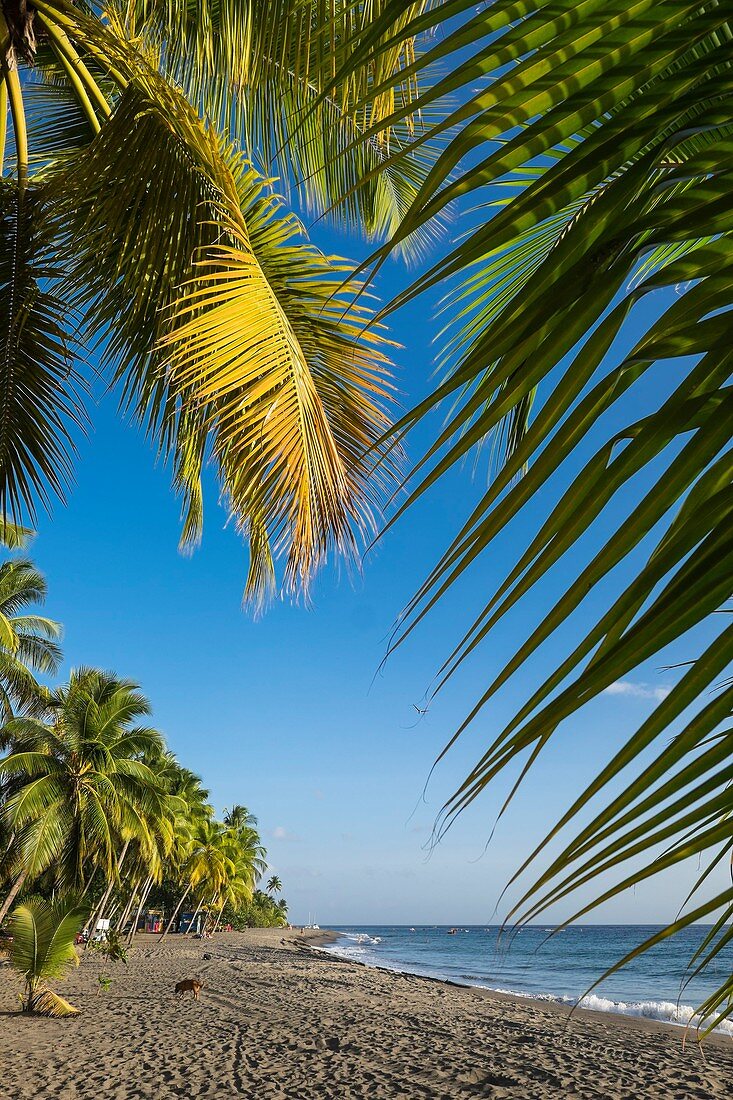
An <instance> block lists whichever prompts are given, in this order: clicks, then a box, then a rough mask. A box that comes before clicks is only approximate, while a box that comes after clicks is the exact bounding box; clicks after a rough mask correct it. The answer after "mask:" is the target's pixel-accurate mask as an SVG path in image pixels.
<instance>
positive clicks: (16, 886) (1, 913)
mask: <svg viewBox="0 0 733 1100" xmlns="http://www.w3.org/2000/svg"><path fill="white" fill-rule="evenodd" d="M27 877H28V869H27V868H24V869H23V870H22V871H21V872H20V874H19V875H18V877H17V879H16V880H15V882H14V883H13V885H12V888H11V890H10V893H9V894H8V896H7V897H6V899H5V901H4V902H3V904H2V908H0V924H2V922H3V921H4V920H5V917H6V916H7V914H8V910H9V909H10V906H11V905H12V904H13V902H14V901H15V899H16V897H17V894H18V891H19V890H21V889H22V887H23V883H24V882H25V880H26V878H27Z"/></svg>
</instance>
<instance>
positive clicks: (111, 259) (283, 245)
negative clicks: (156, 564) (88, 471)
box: [0, 0, 432, 598]
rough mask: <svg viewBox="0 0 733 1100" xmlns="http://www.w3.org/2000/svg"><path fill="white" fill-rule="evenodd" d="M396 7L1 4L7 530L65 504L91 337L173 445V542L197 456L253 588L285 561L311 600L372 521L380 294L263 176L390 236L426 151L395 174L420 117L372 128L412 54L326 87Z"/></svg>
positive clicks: (192, 494)
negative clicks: (53, 503)
mask: <svg viewBox="0 0 733 1100" xmlns="http://www.w3.org/2000/svg"><path fill="white" fill-rule="evenodd" d="M424 6H425V4H424V3H416V4H413V5H411V7H410V9H409V12H407V13H406V14H401V15H399V16H398V18H397V20H396V21H395V28H397V27H399V26H401V25H402V24H403V23H404V22H405V19H406V18H407V16H409V14H410V13H411V12H413V11H417V10H419V9H421V8H422V7H424ZM389 8H390V4H389V3H387V0H377V2H376V3H371V4H369V5H362V6H358V5H350V4H341V3H337V4H327V5H324V4H322V3H320V2H316V0H308V2H305V3H304V2H303V0H277V3H271V2H269V0H268V2H265V0H237V2H236V3H233V4H225V5H222V4H210V3H208V2H204V3H202V4H196V5H190V4H188V5H187V4H180V3H175V2H173V0H153V2H152V3H151V2H149V0H145V2H138V0H106V2H105V3H104V4H102V5H93V6H89V5H86V4H82V3H80V2H77V0H39V3H37V4H36V3H34V4H33V5H32V6H31V7H28V5H27V4H26V3H25V0H9V2H8V3H6V4H5V5H4V7H3V14H2V17H1V18H0V31H1V32H2V34H3V37H4V46H3V49H4V51H5V56H6V59H7V64H6V65H5V66H4V68H3V70H2V74H0V118H2V119H3V120H4V119H5V118H6V115H7V117H8V118H9V120H10V121H9V125H7V133H6V132H5V124H4V123H3V130H2V134H1V135H0V150H1V152H0V158H2V161H3V164H4V168H5V175H4V176H3V177H2V181H1V182H0V288H2V293H1V294H0V316H1V317H2V318H3V325H2V329H3V346H4V354H5V356H6V358H7V359H9V360H11V361H12V370H10V369H8V370H7V371H6V373H5V376H4V379H3V382H2V385H3V402H4V407H5V408H6V409H7V415H6V416H5V418H4V419H3V421H2V423H1V424H0V513H2V514H3V515H5V514H8V515H9V516H11V517H12V518H13V519H15V520H18V519H19V518H20V517H21V515H23V514H25V515H30V516H32V515H33V514H34V511H35V508H36V506H37V503H38V501H39V500H40V501H42V502H43V503H46V502H48V500H49V499H50V498H52V497H53V496H57V497H63V495H64V492H65V487H66V485H67V483H68V481H69V477H70V475H71V468H72V460H71V454H72V451H73V440H74V436H75V430H76V428H77V427H78V425H79V424H81V423H83V422H84V420H85V415H86V414H85V409H84V401H83V390H84V388H85V386H86V385H87V383H88V381H89V380H88V378H87V377H85V376H84V375H83V374H82V373H81V371H80V367H81V364H82V363H83V362H84V361H85V359H84V355H80V354H77V351H78V345H79V343H80V342H81V343H83V344H84V345H85V346H86V347H87V349H89V348H91V349H92V350H96V349H98V348H99V347H100V344H103V356H102V370H103V371H104V372H105V373H106V377H107V381H109V382H111V383H114V384H116V385H117V387H118V390H119V392H120V394H121V400H122V405H123V407H124V408H125V409H126V410H128V411H130V412H131V413H132V414H133V415H135V416H136V417H138V418H139V419H140V420H141V421H142V422H144V423H145V425H146V426H147V429H148V430H149V432H150V434H151V435H152V436H153V438H154V439H155V441H156V445H157V446H158V447H159V449H160V450H161V452H162V453H163V454H164V455H165V456H167V457H168V458H169V459H170V464H171V469H172V475H173V482H174V485H175V488H176V491H177V492H179V493H180V494H181V495H182V496H183V498H184V523H183V532H182V541H183V542H184V543H185V544H186V545H193V544H194V543H195V542H196V541H197V540H198V539H199V537H200V534H201V529H202V522H203V496H202V487H201V470H202V466H203V463H204V461H205V459H207V460H210V461H212V462H213V464H214V467H215V469H216V472H217V475H218V479H219V482H220V486H221V489H222V492H223V495H224V498H225V499H226V501H227V505H228V507H229V509H230V511H231V513H232V515H233V517H234V519H235V521H236V525H237V527H238V529H239V530H240V531H241V532H242V533H243V534H244V535H245V536H246V537H247V539H248V541H249V548H250V559H251V561H250V573H249V579H248V586H247V591H248V594H249V595H251V596H252V597H253V598H263V597H264V596H265V595H267V594H268V593H269V592H270V591H271V590H272V588H273V586H274V583H275V581H274V564H273V554H274V552H275V549H278V550H279V549H282V551H283V552H284V553H285V555H286V558H287V565H286V570H285V580H286V583H287V585H288V587H290V588H292V589H296V588H302V587H306V586H307V582H308V579H309V578H310V576H311V575H312V573H313V570H314V569H315V568H316V567H317V566H318V565H319V564H320V562H321V561H322V560H323V558H324V556H325V555H326V554H327V553H328V552H329V551H330V550H332V549H333V548H334V547H337V548H338V547H341V548H344V549H346V550H349V549H350V548H351V547H352V545H353V543H354V540H355V538H356V536H357V534H358V533H359V532H360V531H362V530H364V529H365V528H368V527H369V524H370V523H371V513H372V509H373V506H374V503H375V499H377V498H378V497H379V495H380V491H379V485H378V479H375V478H374V477H368V476H367V471H368V469H370V468H371V466H372V464H373V459H374V457H376V456H377V454H378V453H379V448H378V440H379V438H380V436H381V434H382V432H383V430H384V428H385V427H386V425H387V423H388V420H387V415H386V412H385V404H386V403H388V399H389V394H390V384H389V380H388V367H389V363H388V358H387V355H388V352H389V345H388V344H387V343H386V342H385V340H384V338H383V337H382V336H381V335H380V333H379V331H378V329H376V328H374V327H372V328H370V329H368V330H366V329H365V327H364V326H365V322H367V321H369V320H370V319H371V317H372V313H371V308H370V306H369V303H368V299H366V298H362V299H360V300H359V301H354V300H353V291H354V290H356V284H350V279H351V273H352V268H351V265H349V264H348V263H346V262H344V261H342V260H340V259H338V258H328V257H326V256H324V255H323V254H322V253H320V252H319V251H318V250H317V249H315V248H314V247H312V246H311V245H310V244H309V243H308V241H307V238H306V235H305V233H304V230H303V227H302V226H301V224H300V222H299V221H298V220H297V219H296V218H295V217H294V216H293V215H292V214H291V213H289V212H288V211H287V210H286V209H285V206H284V202H283V200H282V199H281V198H279V197H278V196H277V195H276V194H275V193H274V192H273V189H272V183H271V177H274V176H278V177H279V178H280V180H281V183H282V186H283V188H284V189H285V190H286V191H287V192H289V194H290V195H291V196H292V198H293V200H294V201H295V202H297V203H298V204H299V205H300V206H301V207H303V208H304V209H306V210H307V211H309V212H310V213H313V214H317V215H323V214H324V213H326V212H330V215H329V216H330V217H331V218H332V219H333V218H336V219H337V220H338V221H339V223H340V224H342V225H349V226H353V227H355V228H357V229H358V230H360V231H362V232H363V233H365V234H367V235H372V236H374V235H377V236H384V235H385V234H386V233H389V232H390V231H392V230H393V229H394V228H395V227H396V226H397V225H399V222H400V219H401V216H402V212H403V211H404V209H406V208H407V207H408V206H409V204H410V202H411V201H412V199H413V198H414V197H415V195H416V194H417V192H418V189H419V186H420V183H421V181H422V179H423V178H424V177H425V174H426V172H427V171H428V169H429V165H430V160H431V156H432V152H431V150H432V145H431V143H430V142H428V143H426V144H425V146H424V147H422V148H421V149H420V150H418V151H417V152H416V154H415V156H414V157H413V156H408V157H407V158H406V159H405V160H404V161H403V162H401V164H400V165H399V166H397V167H391V166H389V164H386V163H385V161H386V160H387V154H388V152H389V149H390V148H391V147H394V146H395V145H396V144H399V143H400V142H402V143H404V141H405V140H406V138H407V137H408V136H409V135H410V134H411V133H413V132H414V130H415V127H416V126H417V127H419V126H420V124H421V123H420V119H421V118H422V116H421V115H419V114H414V115H413V114H412V113H410V114H408V117H407V118H406V119H405V120H400V121H399V122H398V123H396V124H395V125H394V126H393V127H391V128H385V127H382V126H381V123H380V120H381V119H382V118H383V117H385V116H386V115H388V114H390V113H391V112H392V110H393V109H394V107H395V106H399V105H401V104H403V103H409V102H412V101H413V100H414V99H415V97H416V94H417V89H416V87H415V82H414V80H413V78H412V77H411V76H410V75H409V70H408V67H409V65H410V64H411V62H412V60H413V46H412V44H411V42H410V41H409V40H408V41H407V42H406V43H400V44H399V45H398V46H397V47H396V48H395V49H386V50H385V52H384V54H383V55H382V60H380V62H379V64H378V65H377V66H376V67H375V66H374V65H372V64H370V65H368V66H365V67H357V68H356V69H355V70H354V72H353V73H352V74H351V76H350V77H349V80H348V81H346V82H344V83H343V84H340V85H338V86H337V87H336V88H335V90H334V91H333V93H332V92H331V91H330V90H329V94H328V95H326V96H323V97H322V96H321V92H322V91H323V90H324V89H325V87H326V84H329V85H330V83H331V82H332V79H333V74H334V73H335V72H336V71H337V69H339V68H340V67H341V65H342V63H343V62H344V61H345V60H346V59H347V58H348V57H349V56H350V51H351V46H352V43H353V42H354V41H357V40H358V38H359V36H360V35H361V34H362V33H363V31H364V30H365V29H367V28H368V27H369V25H370V22H371V21H372V20H373V19H374V18H375V17H376V16H378V15H379V14H380V13H381V12H383V11H389ZM391 29H392V27H391V25H390V30H391ZM401 72H405V73H406V76H405V79H404V80H400V81H399V84H398V87H397V88H396V89H386V90H384V91H382V90H381V88H380V85H381V83H382V82H383V81H384V80H386V79H387V78H388V77H390V76H393V75H394V74H396V73H401ZM8 107H9V109H10V110H9V115H8ZM374 127H376V128H377V136H376V137H374V136H371V135H370V137H369V138H368V139H367V138H366V137H365V135H366V133H367V132H368V131H371V130H372V129H373V128H374ZM377 168H380V169H382V170H380V171H379V173H376V172H375V170H376V169H377ZM334 203H337V204H338V205H337V206H336V207H334ZM426 236H428V237H429V234H427V235H426V234H424V233H422V232H419V233H418V234H417V235H416V236H414V237H412V238H411V240H410V242H409V243H410V246H413V245H415V244H417V245H419V244H420V242H421V241H424V240H425V238H426ZM344 280H346V282H347V284H349V285H348V286H345V287H342V285H341V284H342V283H343V282H344ZM375 445H376V446H377V451H376V452H375V454H373V455H372V456H370V460H369V462H368V463H367V462H366V461H365V459H364V455H365V452H366V451H367V450H369V449H370V448H372V447H374V446H375Z"/></svg>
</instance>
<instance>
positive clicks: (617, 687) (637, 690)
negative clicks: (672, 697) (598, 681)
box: [603, 680, 672, 703]
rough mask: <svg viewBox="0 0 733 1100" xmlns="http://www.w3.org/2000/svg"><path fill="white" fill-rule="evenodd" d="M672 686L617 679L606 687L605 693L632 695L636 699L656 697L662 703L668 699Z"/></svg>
mask: <svg viewBox="0 0 733 1100" xmlns="http://www.w3.org/2000/svg"><path fill="white" fill-rule="evenodd" d="M671 690H672V688H670V687H665V686H664V684H632V682H631V680H617V681H616V682H615V684H609V685H608V687H607V688H605V690H604V692H603V694H604V695H630V696H631V697H632V698H634V699H654V700H656V702H657V703H661V701H662V699H666V698H667V696H668V695H669V693H670V691H671Z"/></svg>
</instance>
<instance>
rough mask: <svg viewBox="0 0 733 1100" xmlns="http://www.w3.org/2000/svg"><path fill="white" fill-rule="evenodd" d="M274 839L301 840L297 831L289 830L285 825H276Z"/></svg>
mask: <svg viewBox="0 0 733 1100" xmlns="http://www.w3.org/2000/svg"><path fill="white" fill-rule="evenodd" d="M272 839H273V840H300V837H299V836H297V835H296V834H295V833H291V832H289V831H288V830H287V829H286V828H285V826H284V825H276V826H275V828H274V829H273V830H272Z"/></svg>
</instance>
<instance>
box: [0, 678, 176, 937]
mask: <svg viewBox="0 0 733 1100" xmlns="http://www.w3.org/2000/svg"><path fill="white" fill-rule="evenodd" d="M51 707H52V711H53V715H54V718H53V723H52V724H44V723H42V722H40V721H39V720H37V719H31V718H25V719H15V720H14V721H13V722H11V723H9V727H6V728H9V736H10V737H11V738H12V745H13V748H12V751H11V752H10V753H9V754H8V755H7V756H6V757H4V758H3V759H2V760H0V776H3V777H8V778H9V779H10V780H11V781H12V782H13V785H14V786H13V791H12V793H11V795H10V796H9V797H8V798H7V800H6V802H5V804H4V806H3V813H4V816H5V819H6V821H7V823H8V825H9V827H10V828H12V830H13V832H14V835H15V846H16V849H17V863H18V867H17V877H16V878H15V881H14V883H13V886H12V888H11V890H10V893H9V895H8V896H7V897H6V898H5V901H4V902H3V905H2V907H1V908H0V920H2V918H3V917H4V916H5V914H6V913H7V911H8V909H9V907H10V905H11V904H12V901H13V900H14V898H15V896H16V895H17V893H18V892H19V891H20V890H21V889H22V888H23V886H24V884H25V883H26V881H32V880H33V879H34V878H35V877H36V876H37V875H38V874H40V873H41V872H42V871H44V870H45V869H46V868H48V867H49V866H50V865H51V864H52V863H53V867H54V880H55V882H56V883H57V885H59V886H61V887H63V888H64V889H67V890H68V889H72V890H75V891H81V892H82V893H84V892H86V891H87V890H88V889H89V887H90V885H91V883H92V880H93V878H94V875H95V873H96V872H100V873H101V875H102V877H103V880H104V881H105V882H106V883H109V882H110V881H115V880H116V876H117V875H118V871H119V857H120V849H121V848H123V847H124V845H125V844H126V843H128V842H129V841H131V840H133V839H135V840H137V841H138V842H139V843H142V844H148V843H149V842H150V832H151V825H150V824H149V823H150V822H153V821H156V820H157V819H160V818H161V817H164V816H165V815H166V814H167V813H168V812H169V809H168V805H167V801H166V799H167V795H166V792H165V790H164V789H163V788H162V787H161V786H160V784H159V783H158V781H157V779H156V777H155V775H154V773H153V772H152V771H151V769H150V768H149V767H148V766H147V765H146V764H145V763H144V762H143V760H142V759H141V758H142V756H143V755H144V754H145V753H146V752H147V753H149V752H151V751H152V749H153V748H154V747H160V746H161V745H162V739H161V737H160V734H159V733H158V732H157V731H156V730H153V729H151V728H149V727H146V726H141V725H136V724H135V723H136V721H137V720H138V719H140V718H142V717H144V716H146V715H147V714H148V713H149V709H150V707H149V703H148V701H147V699H145V697H144V696H143V695H142V694H141V693H140V692H139V691H138V689H137V686H136V685H135V684H133V683H131V682H130V681H126V680H120V679H118V678H117V677H115V676H113V675H112V674H110V673H105V672H100V671H98V670H95V669H86V668H82V669H78V670H76V671H74V672H72V675H71V678H70V680H69V683H68V685H66V686H65V687H63V688H61V689H60V690H59V691H58V692H56V693H54V695H53V696H52V698H51Z"/></svg>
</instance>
